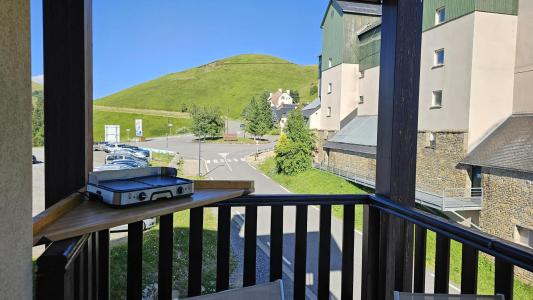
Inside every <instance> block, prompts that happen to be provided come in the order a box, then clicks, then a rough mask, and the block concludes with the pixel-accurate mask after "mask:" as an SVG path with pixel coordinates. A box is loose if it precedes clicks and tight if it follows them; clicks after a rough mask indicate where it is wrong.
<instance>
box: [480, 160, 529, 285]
mask: <svg viewBox="0 0 533 300" xmlns="http://www.w3.org/2000/svg"><path fill="white" fill-rule="evenodd" d="M481 182H482V186H483V192H484V195H483V209H482V210H481V215H480V226H481V228H482V229H483V231H485V232H487V233H489V234H492V235H495V236H497V237H500V238H503V239H506V240H509V241H513V242H515V241H517V239H516V238H517V234H516V225H519V226H522V227H525V228H528V229H532V230H533V174H525V173H520V172H513V171H504V170H498V169H488V168H487V169H486V168H483V171H482V177H481ZM515 273H516V275H517V276H519V277H520V278H522V279H523V280H525V281H527V282H529V283H531V284H533V273H531V272H526V271H524V270H522V269H519V268H515Z"/></svg>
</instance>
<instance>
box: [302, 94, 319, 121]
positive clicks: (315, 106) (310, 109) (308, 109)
mask: <svg viewBox="0 0 533 300" xmlns="http://www.w3.org/2000/svg"><path fill="white" fill-rule="evenodd" d="M319 109H320V98H316V99H315V100H313V101H312V102H311V103H309V104H307V105H306V106H305V107H304V108H302V114H303V115H304V117H306V118H309V117H310V116H311V115H312V114H314V113H315V112H316V111H317V110H319Z"/></svg>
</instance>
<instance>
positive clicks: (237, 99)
mask: <svg viewBox="0 0 533 300" xmlns="http://www.w3.org/2000/svg"><path fill="white" fill-rule="evenodd" d="M316 74H317V66H316V65H313V66H304V65H297V64H294V63H291V62H289V61H286V60H283V59H280V58H277V57H274V56H270V55H259V54H246V55H238V56H234V57H229V58H225V59H222V60H218V61H215V62H212V63H209V64H206V65H203V66H199V67H196V68H191V69H188V70H183V71H180V72H177V73H171V74H167V75H164V76H161V77H159V78H155V79H153V80H150V81H147V82H144V83H141V84H139V85H136V86H133V87H131V88H128V89H125V90H123V91H120V92H118V93H115V94H113V95H110V96H107V97H105V98H102V99H99V100H97V101H95V103H94V104H95V105H98V106H115V107H122V108H138V109H151V110H164V111H182V110H184V109H187V110H188V109H190V106H191V105H192V104H196V105H198V106H209V107H217V106H218V107H220V109H221V110H222V113H223V114H225V115H228V116H229V117H231V118H235V119H238V118H240V117H241V116H242V111H243V109H244V107H245V106H246V104H248V103H249V102H250V99H252V97H254V96H255V97H257V96H260V95H261V94H262V93H263V92H265V91H268V92H274V91H277V90H278V89H279V88H282V89H284V90H287V89H297V90H299V93H300V97H301V100H302V102H309V101H311V100H312V99H315V98H316V97H317V95H316V94H315V95H310V94H309V90H310V87H311V85H312V84H315V85H316V82H317V80H316Z"/></svg>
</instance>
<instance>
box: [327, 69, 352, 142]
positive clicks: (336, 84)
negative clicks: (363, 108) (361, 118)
mask: <svg viewBox="0 0 533 300" xmlns="http://www.w3.org/2000/svg"><path fill="white" fill-rule="evenodd" d="M358 76H359V65H357V64H346V63H343V64H340V65H337V66H335V67H333V68H330V69H328V70H326V71H324V72H322V80H321V88H320V101H321V108H320V128H319V130H327V131H338V130H340V124H341V121H342V120H343V119H344V118H346V117H347V116H348V115H349V114H350V113H352V112H353V111H354V110H355V109H356V108H357V105H358V103H359V83H358V81H357V78H358Z"/></svg>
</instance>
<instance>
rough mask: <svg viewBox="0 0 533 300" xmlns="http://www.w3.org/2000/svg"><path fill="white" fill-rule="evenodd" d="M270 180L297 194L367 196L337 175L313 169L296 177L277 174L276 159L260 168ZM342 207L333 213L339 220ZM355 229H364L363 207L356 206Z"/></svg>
mask: <svg viewBox="0 0 533 300" xmlns="http://www.w3.org/2000/svg"><path fill="white" fill-rule="evenodd" d="M259 169H260V170H261V171H263V173H265V174H266V175H268V176H269V177H270V178H272V179H274V180H275V181H276V182H278V183H279V184H281V185H282V186H284V187H285V188H287V189H288V190H289V191H291V192H293V193H295V194H366V193H367V191H365V190H363V189H362V188H360V187H358V186H356V185H355V184H352V183H350V182H348V181H346V180H344V179H342V178H339V177H337V176H335V175H332V174H329V173H326V172H323V171H320V170H316V169H311V170H308V171H305V172H303V173H300V174H298V175H296V176H288V175H282V174H278V173H276V162H275V161H274V158H269V159H267V160H266V161H265V162H264V163H263V164H261V165H260V166H259ZM342 210H343V208H342V206H340V205H334V206H333V208H332V213H333V215H334V216H335V217H337V218H342ZM355 228H356V229H357V230H361V229H362V228H363V206H362V205H356V206H355Z"/></svg>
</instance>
